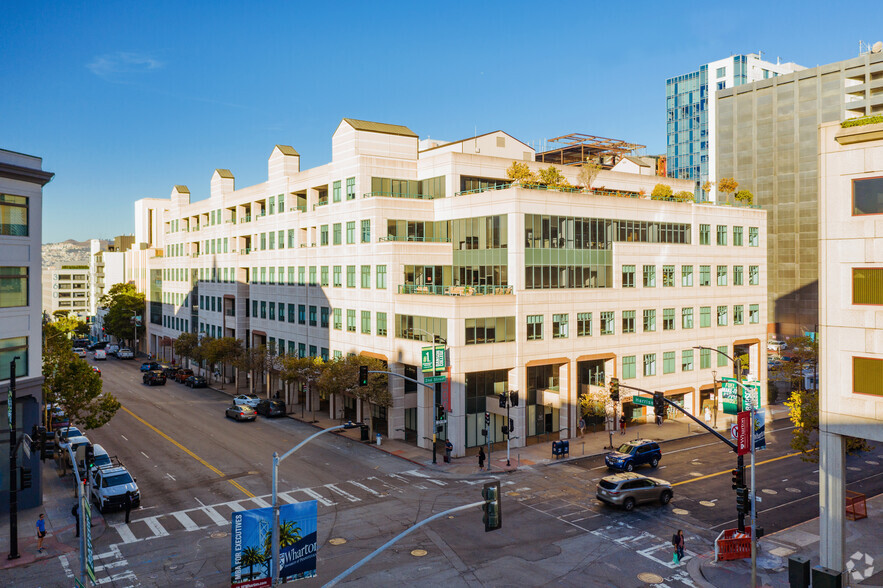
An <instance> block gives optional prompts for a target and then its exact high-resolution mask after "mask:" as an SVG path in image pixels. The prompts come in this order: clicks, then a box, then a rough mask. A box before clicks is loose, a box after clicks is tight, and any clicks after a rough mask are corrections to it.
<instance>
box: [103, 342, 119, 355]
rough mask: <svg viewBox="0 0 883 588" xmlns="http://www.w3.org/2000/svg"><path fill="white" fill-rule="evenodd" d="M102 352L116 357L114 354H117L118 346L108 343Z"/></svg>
mask: <svg viewBox="0 0 883 588" xmlns="http://www.w3.org/2000/svg"><path fill="white" fill-rule="evenodd" d="M104 350H105V351H107V354H108V355H113V356H116V354H117V353H119V350H120V346H119V345H117V344H116V343H108V344H107V347H105V348H104Z"/></svg>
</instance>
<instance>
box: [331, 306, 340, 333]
mask: <svg viewBox="0 0 883 588" xmlns="http://www.w3.org/2000/svg"><path fill="white" fill-rule="evenodd" d="M331 316H332V318H333V322H334V328H335V329H337V330H338V331H339V330H341V329H342V328H343V319H342V318H341V312H340V309H339V308H335V309H333V310H332V311H331Z"/></svg>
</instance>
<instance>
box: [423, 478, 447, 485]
mask: <svg viewBox="0 0 883 588" xmlns="http://www.w3.org/2000/svg"><path fill="white" fill-rule="evenodd" d="M426 481H427V482H432V483H433V484H435V485H436V486H447V484H445V483H444V482H442V481H441V480H433V479H432V478H427V479H426Z"/></svg>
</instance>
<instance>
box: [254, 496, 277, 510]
mask: <svg viewBox="0 0 883 588" xmlns="http://www.w3.org/2000/svg"><path fill="white" fill-rule="evenodd" d="M251 501H252V502H254V503H255V504H257V505H258V508H269V507H270V506H272V505H271V504H270V503H269V502H267V501H266V500H264V499H263V498H260V497H258V496H255V497H254V498H252V499H251Z"/></svg>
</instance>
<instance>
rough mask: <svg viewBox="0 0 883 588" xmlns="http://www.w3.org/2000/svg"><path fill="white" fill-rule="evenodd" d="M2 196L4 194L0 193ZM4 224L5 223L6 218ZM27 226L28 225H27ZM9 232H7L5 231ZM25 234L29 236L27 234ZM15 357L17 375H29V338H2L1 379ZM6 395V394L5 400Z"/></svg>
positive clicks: (0, 355)
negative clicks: (16, 359) (16, 358)
mask: <svg viewBox="0 0 883 588" xmlns="http://www.w3.org/2000/svg"><path fill="white" fill-rule="evenodd" d="M0 196H2V194H0ZM3 220H4V224H5V220H6V219H5V218H4V219H3ZM25 228H27V226H26V227H25ZM4 234H7V233H4ZM24 236H27V235H26V234H25V235H24ZM13 357H18V358H19V359H18V361H16V362H15V377H17V378H20V377H24V376H27V375H28V338H27V337H11V338H9V339H0V380H8V379H9V375H10V371H9V368H10V367H11V362H12V358H13ZM5 399H6V395H5V394H4V400H5Z"/></svg>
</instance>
